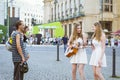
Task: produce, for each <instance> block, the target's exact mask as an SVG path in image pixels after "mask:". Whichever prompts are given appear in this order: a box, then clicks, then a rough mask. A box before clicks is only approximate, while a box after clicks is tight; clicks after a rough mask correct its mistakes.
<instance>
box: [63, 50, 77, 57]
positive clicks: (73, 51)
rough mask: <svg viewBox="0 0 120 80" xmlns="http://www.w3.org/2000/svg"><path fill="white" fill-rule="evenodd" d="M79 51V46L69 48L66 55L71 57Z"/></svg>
mask: <svg viewBox="0 0 120 80" xmlns="http://www.w3.org/2000/svg"><path fill="white" fill-rule="evenodd" d="M77 52H78V48H72V49H68V50H67V52H66V54H65V56H66V57H68V58H69V57H71V56H73V55H76V54H77Z"/></svg>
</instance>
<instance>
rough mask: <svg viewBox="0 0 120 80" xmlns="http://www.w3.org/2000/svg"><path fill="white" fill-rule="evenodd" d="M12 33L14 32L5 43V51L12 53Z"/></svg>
mask: <svg viewBox="0 0 120 80" xmlns="http://www.w3.org/2000/svg"><path fill="white" fill-rule="evenodd" d="M14 33H15V31H13V32H12V34H11V36H10V37H9V38H8V40H7V41H6V43H5V46H6V49H7V50H8V51H10V52H12V43H13V39H12V35H13V34H14Z"/></svg>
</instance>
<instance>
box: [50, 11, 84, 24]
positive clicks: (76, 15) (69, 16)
mask: <svg viewBox="0 0 120 80" xmlns="http://www.w3.org/2000/svg"><path fill="white" fill-rule="evenodd" d="M58 14H59V13H58ZM84 16H85V14H84V12H74V13H69V14H68V13H66V14H65V15H63V14H62V15H61V16H60V15H58V17H57V18H56V21H67V20H73V19H75V18H79V17H84ZM51 21H53V22H54V21H55V20H51Z"/></svg>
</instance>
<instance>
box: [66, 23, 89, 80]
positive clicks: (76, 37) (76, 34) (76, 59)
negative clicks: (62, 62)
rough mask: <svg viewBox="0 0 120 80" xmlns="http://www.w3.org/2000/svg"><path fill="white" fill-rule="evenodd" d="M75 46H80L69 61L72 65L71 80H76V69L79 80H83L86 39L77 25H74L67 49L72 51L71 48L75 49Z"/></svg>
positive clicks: (85, 61) (85, 60) (85, 62)
mask: <svg viewBox="0 0 120 80" xmlns="http://www.w3.org/2000/svg"><path fill="white" fill-rule="evenodd" d="M77 44H80V46H79V47H78V52H77V53H76V54H75V55H73V56H72V57H71V60H70V62H71V64H72V80H76V71H77V68H78V71H79V73H80V78H81V80H85V75H84V66H85V64H87V55H86V50H85V45H86V44H87V37H86V36H85V34H83V33H82V27H81V26H80V25H79V24H75V25H74V29H73V32H72V34H71V37H70V39H69V41H68V48H69V49H72V48H73V47H77V46H76V45H77Z"/></svg>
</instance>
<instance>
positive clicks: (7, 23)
mask: <svg viewBox="0 0 120 80" xmlns="http://www.w3.org/2000/svg"><path fill="white" fill-rule="evenodd" d="M6 4H7V5H6V9H7V10H6V14H7V18H6V19H7V20H6V21H7V34H6V36H7V38H9V13H8V0H7V1H6Z"/></svg>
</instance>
